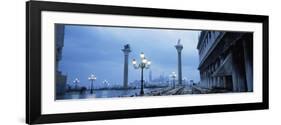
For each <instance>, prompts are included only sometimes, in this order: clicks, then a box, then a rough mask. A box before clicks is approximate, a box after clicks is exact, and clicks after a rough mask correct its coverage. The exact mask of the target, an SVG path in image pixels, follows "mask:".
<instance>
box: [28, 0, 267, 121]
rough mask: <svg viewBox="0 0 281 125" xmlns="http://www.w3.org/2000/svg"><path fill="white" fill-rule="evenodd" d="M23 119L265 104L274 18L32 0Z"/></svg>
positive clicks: (132, 114) (240, 108) (131, 115)
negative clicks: (271, 25)
mask: <svg viewBox="0 0 281 125" xmlns="http://www.w3.org/2000/svg"><path fill="white" fill-rule="evenodd" d="M26 14H27V17H26V38H27V40H26V46H27V48H26V61H27V62H26V80H27V81H26V123H28V124H39V123H55V122H72V121H86V120H103V119H118V118H136V117H151V116H167V115H181V114H195V113H211V112H228V111H243V110H257V109H268V107H269V106H268V105H269V103H268V84H269V82H268V44H269V43H268V42H269V41H268V23H269V22H268V16H264V15H246V14H229V13H216V12H199V11H184V10H168V9H153V8H136V7H120V6H105V5H91V4H77V3H60V2H40V1H28V2H27V4H26Z"/></svg>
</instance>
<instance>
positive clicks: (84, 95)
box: [56, 88, 157, 100]
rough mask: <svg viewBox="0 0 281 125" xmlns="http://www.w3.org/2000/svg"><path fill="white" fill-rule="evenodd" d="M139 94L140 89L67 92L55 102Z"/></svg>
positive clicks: (145, 90)
mask: <svg viewBox="0 0 281 125" xmlns="http://www.w3.org/2000/svg"><path fill="white" fill-rule="evenodd" d="M154 89H157V88H153V89H147V88H146V89H144V92H145V93H146V92H149V91H152V90H154ZM139 94H140V89H128V90H94V91H93V94H91V93H90V91H86V92H84V93H80V92H67V93H65V94H64V95H61V96H57V98H56V99H57V100H63V99H87V98H113V97H131V96H136V95H139Z"/></svg>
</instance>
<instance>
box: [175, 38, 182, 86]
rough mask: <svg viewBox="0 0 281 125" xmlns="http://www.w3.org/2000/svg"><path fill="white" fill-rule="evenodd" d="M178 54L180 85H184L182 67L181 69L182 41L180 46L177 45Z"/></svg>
mask: <svg viewBox="0 0 281 125" xmlns="http://www.w3.org/2000/svg"><path fill="white" fill-rule="evenodd" d="M175 47H176V49H177V52H178V75H179V76H178V83H179V84H180V85H182V71H181V69H182V67H181V51H182V49H183V46H182V44H180V39H179V40H178V44H177V45H175Z"/></svg>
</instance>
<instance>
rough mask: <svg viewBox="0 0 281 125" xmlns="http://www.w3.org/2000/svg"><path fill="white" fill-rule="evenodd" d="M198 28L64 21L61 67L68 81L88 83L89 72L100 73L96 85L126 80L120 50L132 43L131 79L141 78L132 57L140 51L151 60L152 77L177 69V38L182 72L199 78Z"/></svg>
mask: <svg viewBox="0 0 281 125" xmlns="http://www.w3.org/2000/svg"><path fill="white" fill-rule="evenodd" d="M198 35H199V31H192V30H169V29H144V28H125V27H98V26H82V25H65V36H64V47H63V51H62V60H61V61H60V63H59V69H60V70H61V71H62V73H63V74H66V75H67V83H68V84H72V82H73V80H74V79H75V78H78V79H79V80H80V84H81V85H84V86H87V87H88V86H89V81H88V79H87V78H88V76H89V75H90V74H91V73H93V74H95V75H96V76H97V80H96V81H95V84H96V85H99V84H101V83H102V81H104V80H107V81H109V82H110V83H111V84H120V85H122V82H123V68H124V67H123V65H124V54H123V52H122V51H121V49H122V48H123V46H124V45H125V44H130V47H131V50H132V52H131V53H130V55H129V82H131V81H134V80H139V79H140V71H139V70H135V69H134V68H133V66H132V64H131V61H132V59H133V58H135V59H136V60H137V61H138V62H139V61H140V57H139V54H140V53H141V52H144V53H145V56H146V57H147V58H149V59H150V60H151V62H152V64H151V71H152V76H153V78H156V77H159V75H161V74H164V75H167V76H168V75H170V74H171V72H177V51H176V49H175V47H174V46H175V45H176V44H177V41H178V39H181V43H182V44H183V47H184V48H183V50H182V66H183V67H182V72H183V74H182V76H183V77H186V78H187V79H188V80H191V79H192V80H194V81H195V82H197V81H199V80H200V77H199V71H198V70H197V67H198V63H199V55H198V51H197V49H196V46H197V43H198ZM148 72H149V70H145V72H144V79H148Z"/></svg>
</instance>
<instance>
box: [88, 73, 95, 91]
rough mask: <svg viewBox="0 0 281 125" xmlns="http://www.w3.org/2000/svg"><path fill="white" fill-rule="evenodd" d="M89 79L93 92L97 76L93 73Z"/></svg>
mask: <svg viewBox="0 0 281 125" xmlns="http://www.w3.org/2000/svg"><path fill="white" fill-rule="evenodd" d="M88 79H89V80H90V81H91V90H90V93H91V94H93V82H94V81H95V80H96V79H97V77H96V76H95V75H94V74H91V75H90V76H89V78H88Z"/></svg>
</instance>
